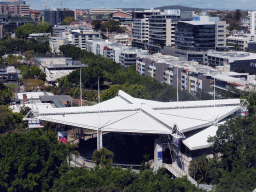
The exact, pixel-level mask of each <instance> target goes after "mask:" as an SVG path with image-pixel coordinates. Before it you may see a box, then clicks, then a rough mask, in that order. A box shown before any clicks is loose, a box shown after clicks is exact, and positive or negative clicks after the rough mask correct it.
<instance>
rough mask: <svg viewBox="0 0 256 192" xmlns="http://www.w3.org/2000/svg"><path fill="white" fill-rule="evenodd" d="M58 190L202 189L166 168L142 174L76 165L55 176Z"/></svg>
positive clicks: (118, 169)
mask: <svg viewBox="0 0 256 192" xmlns="http://www.w3.org/2000/svg"><path fill="white" fill-rule="evenodd" d="M55 191H67V192H69V191H70V192H71V191H72V192H75V191H84V192H85V191H87V192H89V191H95V192H96V191H116V192H117V191H118V192H121V191H127V192H132V191H139V192H140V191H141V192H142V191H149V192H155V191H162V192H164V191H166V192H167V191H168V192H174V191H175V192H177V191H202V190H200V189H198V188H196V187H195V186H194V185H193V184H191V183H190V182H189V181H187V179H186V178H181V179H170V176H169V175H168V174H166V173H165V170H164V169H160V170H158V171H157V172H156V173H154V172H153V171H152V170H145V171H143V172H142V173H141V174H137V173H134V172H132V171H131V169H129V168H128V169H127V170H123V169H121V168H112V167H109V166H106V167H103V168H96V169H95V170H93V169H91V170H88V169H86V170H85V169H81V168H76V169H74V170H72V171H70V172H67V173H66V174H64V175H63V176H62V177H61V178H60V179H58V180H56V182H55V183H54V187H53V192H55Z"/></svg>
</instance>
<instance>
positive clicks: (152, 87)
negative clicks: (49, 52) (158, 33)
mask: <svg viewBox="0 0 256 192" xmlns="http://www.w3.org/2000/svg"><path fill="white" fill-rule="evenodd" d="M60 50H61V51H62V52H63V54H64V55H65V56H67V57H72V58H73V59H74V60H80V61H81V62H82V63H85V64H88V68H84V69H82V84H83V88H85V89H93V88H94V89H95V88H97V86H98V79H99V80H100V85H101V88H104V89H105V91H104V92H103V94H102V97H101V98H102V100H107V99H110V98H112V97H114V96H115V95H116V93H117V92H118V90H119V89H123V90H124V91H126V92H127V93H128V94H130V95H132V96H134V97H139V98H143V99H150V100H158V101H171V100H172V101H175V100H177V90H176V88H173V87H170V86H169V85H165V84H162V83H160V82H159V81H157V80H156V79H154V78H152V77H149V76H144V75H140V74H138V73H137V72H136V68H135V65H134V66H131V67H129V68H125V67H123V66H121V65H120V64H118V63H116V62H114V61H112V60H110V59H107V58H104V57H102V56H100V55H94V54H93V53H91V52H87V51H85V50H81V49H80V48H78V47H75V46H74V45H63V46H61V47H60ZM79 73H80V71H79V70H76V71H73V72H72V73H71V74H70V75H68V76H67V77H62V78H61V79H60V81H59V87H62V88H63V89H65V90H66V92H68V90H69V89H71V87H72V85H75V86H77V87H78V85H79V83H80V82H79ZM104 82H108V85H105V84H104V85H103V83H104ZM108 88H109V89H108ZM198 98H200V99H209V98H210V96H209V95H206V94H201V93H198V94H197V95H191V94H190V93H188V92H187V91H185V90H184V91H181V90H179V100H180V101H188V100H195V99H198Z"/></svg>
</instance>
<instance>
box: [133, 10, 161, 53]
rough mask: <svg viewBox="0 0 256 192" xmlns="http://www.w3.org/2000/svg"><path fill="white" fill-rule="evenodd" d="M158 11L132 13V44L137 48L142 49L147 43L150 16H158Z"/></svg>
mask: <svg viewBox="0 0 256 192" xmlns="http://www.w3.org/2000/svg"><path fill="white" fill-rule="evenodd" d="M160 12H161V11H160V10H159V9H158V10H154V9H150V10H144V11H134V12H133V13H132V18H133V23H132V38H133V41H132V44H133V45H134V46H137V47H142V48H143V47H144V44H148V43H149V18H150V16H151V15H159V14H160Z"/></svg>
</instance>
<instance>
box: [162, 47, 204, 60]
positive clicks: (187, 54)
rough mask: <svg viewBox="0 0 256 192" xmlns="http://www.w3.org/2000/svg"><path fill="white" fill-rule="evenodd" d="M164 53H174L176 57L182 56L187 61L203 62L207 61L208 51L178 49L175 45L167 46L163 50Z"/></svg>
mask: <svg viewBox="0 0 256 192" xmlns="http://www.w3.org/2000/svg"><path fill="white" fill-rule="evenodd" d="M161 53H162V54H163V55H172V56H175V57H180V59H181V58H182V59H183V60H185V61H197V62H199V63H201V64H203V63H205V62H207V52H206V51H187V50H182V49H178V48H176V47H174V46H172V47H170V46H166V47H164V48H163V49H162V50H161Z"/></svg>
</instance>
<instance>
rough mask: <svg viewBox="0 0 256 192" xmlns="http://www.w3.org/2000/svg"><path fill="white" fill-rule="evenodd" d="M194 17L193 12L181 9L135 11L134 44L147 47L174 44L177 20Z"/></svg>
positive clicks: (186, 19) (187, 19) (188, 19)
mask: <svg viewBox="0 0 256 192" xmlns="http://www.w3.org/2000/svg"><path fill="white" fill-rule="evenodd" d="M192 19H193V12H190V11H184V12H181V11H180V10H179V9H170V10H164V12H161V11H160V10H153V9H151V10H145V11H138V12H134V13H133V42H132V44H133V45H135V46H138V47H142V48H146V49H149V48H151V49H152V48H154V47H156V46H158V49H160V48H162V47H164V46H171V45H174V43H175V27H176V23H177V21H180V20H182V21H190V20H192Z"/></svg>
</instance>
